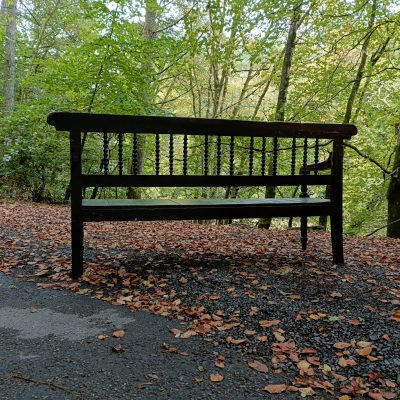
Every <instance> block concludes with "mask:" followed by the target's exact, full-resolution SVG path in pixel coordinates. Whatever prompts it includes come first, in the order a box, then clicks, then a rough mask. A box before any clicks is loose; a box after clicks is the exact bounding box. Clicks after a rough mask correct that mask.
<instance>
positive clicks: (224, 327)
mask: <svg viewBox="0 0 400 400" xmlns="http://www.w3.org/2000/svg"><path fill="white" fill-rule="evenodd" d="M239 325H240V324H239V322H231V323H229V324H225V325H221V326H217V329H218V330H219V331H229V330H231V329H232V328H235V327H236V326H239Z"/></svg>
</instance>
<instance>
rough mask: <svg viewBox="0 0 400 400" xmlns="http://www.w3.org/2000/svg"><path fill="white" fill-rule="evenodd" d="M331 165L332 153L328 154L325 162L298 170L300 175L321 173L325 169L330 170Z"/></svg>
mask: <svg viewBox="0 0 400 400" xmlns="http://www.w3.org/2000/svg"><path fill="white" fill-rule="evenodd" d="M332 165H333V161H332V153H331V152H329V156H328V158H327V159H326V160H325V161H321V162H319V163H316V164H309V165H306V166H305V167H301V168H300V174H302V175H305V174H308V173H310V172H311V171H323V170H326V169H331V168H332Z"/></svg>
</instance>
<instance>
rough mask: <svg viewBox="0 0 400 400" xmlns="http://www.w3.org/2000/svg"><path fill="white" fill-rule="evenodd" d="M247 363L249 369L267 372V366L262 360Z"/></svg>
mask: <svg viewBox="0 0 400 400" xmlns="http://www.w3.org/2000/svg"><path fill="white" fill-rule="evenodd" d="M247 365H248V366H249V367H250V368H251V369H254V370H256V371H258V372H263V373H265V372H268V367H267V366H266V365H265V364H263V363H262V362H260V361H257V360H254V361H249V362H248V363H247Z"/></svg>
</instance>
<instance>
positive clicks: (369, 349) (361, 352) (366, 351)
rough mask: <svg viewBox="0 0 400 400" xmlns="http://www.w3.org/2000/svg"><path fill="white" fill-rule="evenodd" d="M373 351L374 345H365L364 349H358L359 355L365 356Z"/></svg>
mask: <svg viewBox="0 0 400 400" xmlns="http://www.w3.org/2000/svg"><path fill="white" fill-rule="evenodd" d="M371 352H372V347H371V346H370V347H364V348H363V349H356V353H357V354H358V355H359V356H363V357H366V356H369V355H370V354H371Z"/></svg>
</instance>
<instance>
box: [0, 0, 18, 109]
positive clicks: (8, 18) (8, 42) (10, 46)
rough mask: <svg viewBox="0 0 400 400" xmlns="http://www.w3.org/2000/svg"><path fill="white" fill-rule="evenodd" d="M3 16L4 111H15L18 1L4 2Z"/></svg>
mask: <svg viewBox="0 0 400 400" xmlns="http://www.w3.org/2000/svg"><path fill="white" fill-rule="evenodd" d="M2 14H3V15H4V17H5V26H6V38H5V56H4V87H3V98H4V103H3V110H4V111H5V112H6V113H10V112H12V111H14V98H15V65H16V62H15V50H16V41H17V40H16V39H17V0H4V1H3V2H2Z"/></svg>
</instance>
